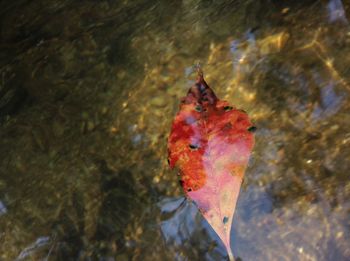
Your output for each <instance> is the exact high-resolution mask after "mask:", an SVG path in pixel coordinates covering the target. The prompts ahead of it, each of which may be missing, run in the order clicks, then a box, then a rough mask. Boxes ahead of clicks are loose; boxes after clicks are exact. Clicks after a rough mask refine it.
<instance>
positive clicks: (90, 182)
mask: <svg viewBox="0 0 350 261" xmlns="http://www.w3.org/2000/svg"><path fill="white" fill-rule="evenodd" d="M349 12H350V4H349V3H348V2H346V1H341V0H330V1H272V0H271V1H267V0H259V1H256V0H255V1H253V0H248V1H239V0H237V1H200V0H193V1H190V0H183V1H173V2H172V3H170V2H169V1H141V0H135V1H75V0H59V1H54V2H52V1H41V0H39V1H25V0H17V1H12V2H9V1H0V13H1V15H0V20H1V30H0V47H1V49H0V259H1V260H16V259H17V260H118V261H119V260H225V259H226V253H225V250H224V247H223V245H222V243H221V242H220V241H219V239H218V238H217V236H216V235H215V233H214V232H213V231H212V230H211V228H210V227H209V226H208V224H207V223H206V222H205V221H204V220H203V219H202V217H201V216H200V214H199V213H198V211H197V209H196V208H195V206H194V205H193V204H192V203H191V202H188V201H186V200H184V198H183V193H182V191H181V189H180V186H179V185H178V181H177V176H176V173H173V172H171V171H170V170H169V168H168V166H167V162H166V161H167V160H166V158H167V151H166V140H167V135H168V133H169V130H170V124H171V120H172V118H173V117H174V115H175V113H176V111H177V108H178V104H179V100H180V98H181V97H182V96H184V95H185V93H186V92H187V89H188V88H189V86H190V85H191V83H192V81H193V75H192V66H193V64H195V63H196V62H197V61H200V62H201V64H202V67H203V70H204V72H205V75H206V80H207V82H208V84H209V85H210V86H211V87H212V88H213V90H214V91H215V92H216V94H217V96H218V97H220V98H222V99H226V100H227V101H229V102H230V103H232V104H235V105H236V106H237V107H239V108H242V109H245V110H246V111H247V112H248V113H249V115H250V116H251V118H252V120H253V121H254V123H255V125H256V126H257V127H258V131H257V133H256V146H255V149H254V153H253V157H252V159H251V162H250V164H249V168H248V170H247V172H246V176H245V181H244V185H243V188H242V190H241V193H240V197H239V200H238V205H237V209H236V213H235V218H234V224H233V229H232V233H231V234H232V248H233V252H234V254H235V256H236V259H237V261H238V260H243V261H246V260H248V261H250V260H340V261H342V260H350V247H349V241H350V230H349V228H350V221H349V220H350V218H349V217H350V203H349V197H350V182H349V173H348V171H349V160H350V147H349V144H350V131H349V129H350V128H349V127H350V114H349V109H350V108H349V107H350V103H349V91H350V85H349V79H350V71H349V65H350V55H349V53H350V52H349V51H350V48H349V46H350V45H349V44H350V30H349V29H350V27H349V23H348V17H349Z"/></svg>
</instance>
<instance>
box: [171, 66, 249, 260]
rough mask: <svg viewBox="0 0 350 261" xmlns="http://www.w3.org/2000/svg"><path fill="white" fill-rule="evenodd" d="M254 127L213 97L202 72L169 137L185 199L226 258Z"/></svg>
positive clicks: (173, 161) (236, 110) (243, 117)
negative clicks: (212, 232) (221, 245)
mask: <svg viewBox="0 0 350 261" xmlns="http://www.w3.org/2000/svg"><path fill="white" fill-rule="evenodd" d="M255 129H256V128H255V127H254V126H253V125H252V123H251V122H250V120H249V118H248V115H247V114H246V113H245V112H244V111H242V110H238V109H236V108H234V107H232V106H230V105H229V104H228V103H227V102H226V101H221V100H219V99H218V98H217V97H216V96H215V94H214V92H213V91H212V90H211V88H210V87H209V86H208V85H207V83H206V82H205V81H204V78H203V74H202V72H201V71H200V72H199V75H198V78H197V81H196V83H195V85H194V86H192V87H191V88H190V90H189V91H188V93H187V96H186V97H185V98H183V99H182V103H181V105H180V110H179V112H178V113H177V115H176V117H175V119H174V121H173V125H172V129H171V133H170V136H169V139H168V153H169V157H168V159H169V165H170V167H171V168H174V167H177V168H178V169H179V171H180V178H181V180H180V184H181V186H182V187H183V189H184V191H185V193H186V195H187V197H188V198H190V199H191V200H193V201H194V202H195V203H196V204H197V206H198V208H199V210H200V212H201V213H202V214H203V216H204V217H205V219H206V220H207V221H208V223H209V224H210V225H211V226H212V227H213V229H214V230H215V232H216V233H217V234H218V236H219V237H220V239H221V240H222V241H223V243H224V245H225V247H226V249H227V252H228V254H229V257H230V259H233V255H232V251H231V247H230V231H231V226H232V218H233V214H234V210H235V206H236V202H237V198H238V194H239V190H240V186H241V183H242V180H243V176H244V172H245V169H246V166H247V163H248V160H249V156H250V153H251V150H252V148H253V146H254V136H253V132H254V130H255Z"/></svg>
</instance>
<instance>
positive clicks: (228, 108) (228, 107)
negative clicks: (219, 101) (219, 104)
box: [224, 106, 233, 111]
mask: <svg viewBox="0 0 350 261" xmlns="http://www.w3.org/2000/svg"><path fill="white" fill-rule="evenodd" d="M232 109H233V107H232V106H225V107H224V111H230V110H232Z"/></svg>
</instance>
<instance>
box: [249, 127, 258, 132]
mask: <svg viewBox="0 0 350 261" xmlns="http://www.w3.org/2000/svg"><path fill="white" fill-rule="evenodd" d="M256 130H257V128H256V127H255V126H251V127H249V128H248V129H247V131H249V132H255V131H256Z"/></svg>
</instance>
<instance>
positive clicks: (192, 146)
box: [189, 144, 199, 150]
mask: <svg viewBox="0 0 350 261" xmlns="http://www.w3.org/2000/svg"><path fill="white" fill-rule="evenodd" d="M189 147H190V149H191V150H196V149H198V148H199V146H198V145H195V144H190V145H189Z"/></svg>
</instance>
